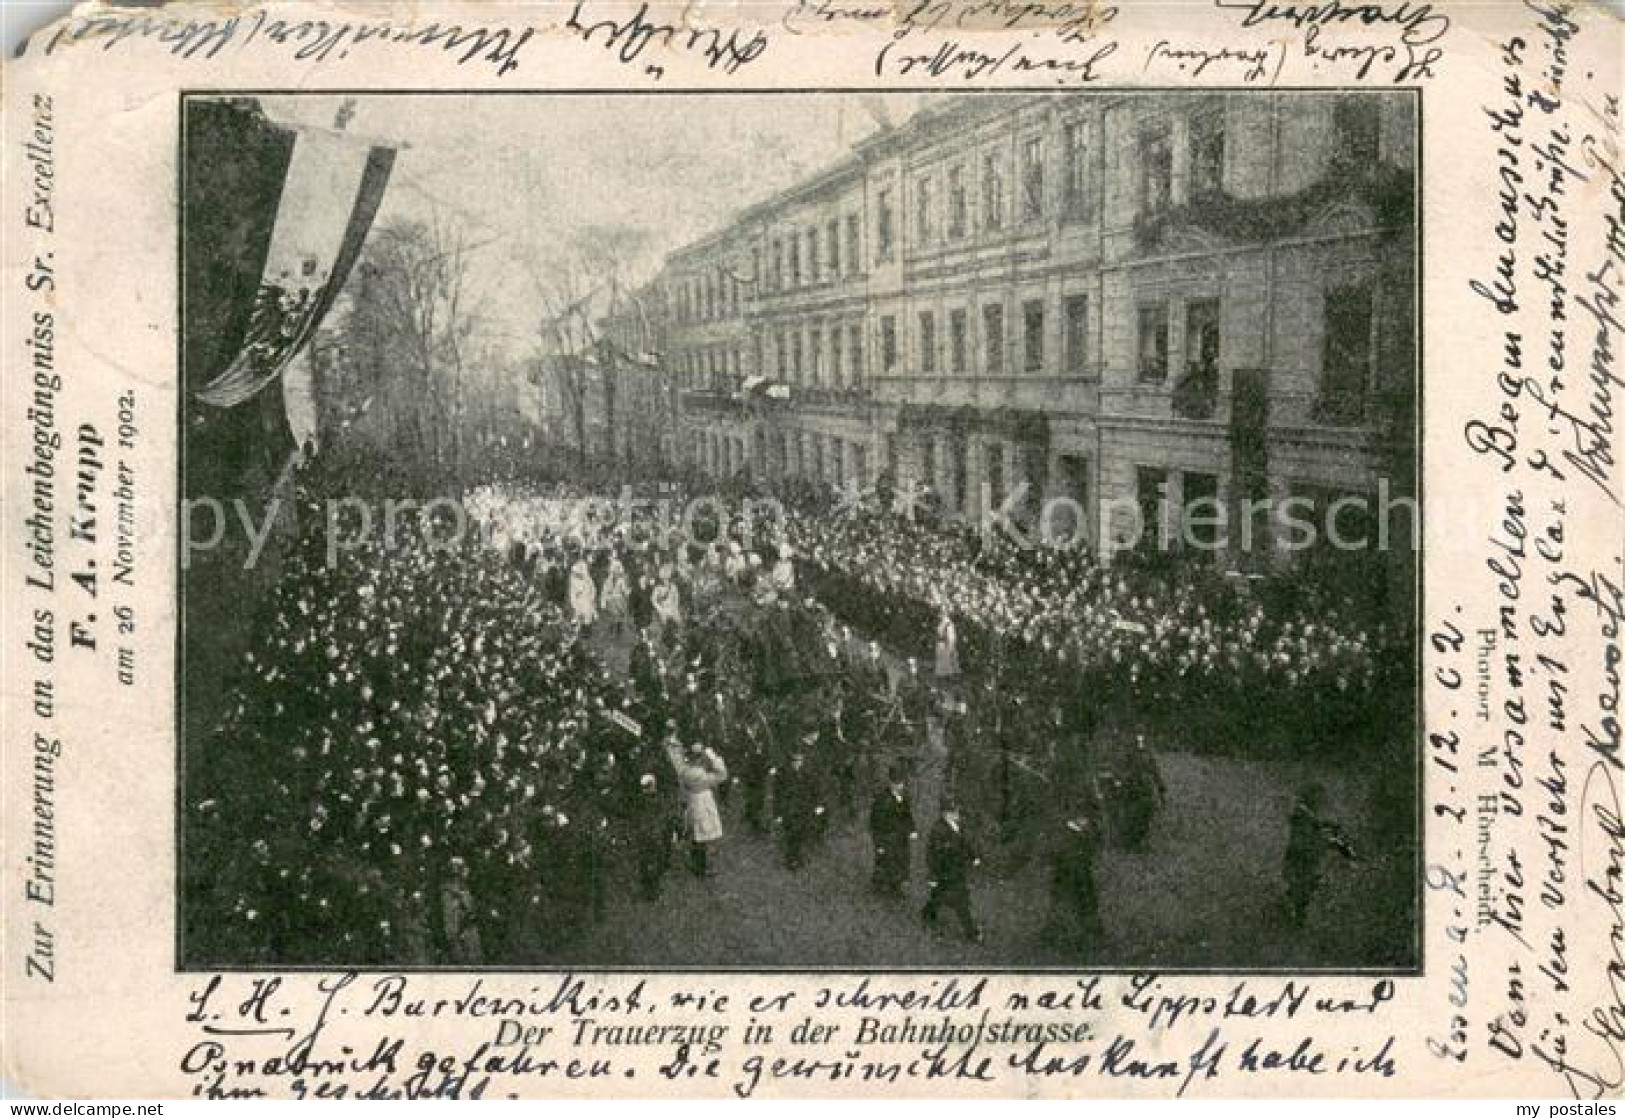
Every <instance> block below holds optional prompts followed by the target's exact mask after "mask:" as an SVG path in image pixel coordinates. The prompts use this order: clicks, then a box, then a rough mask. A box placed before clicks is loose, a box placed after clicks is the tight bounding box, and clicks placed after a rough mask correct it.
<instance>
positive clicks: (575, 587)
mask: <svg viewBox="0 0 1625 1118" xmlns="http://www.w3.org/2000/svg"><path fill="white" fill-rule="evenodd" d="M570 612H571V613H574V614H575V616H576V620H577V621H579V622H581V624H583V625H591V624H593V623H594V622H596V621H597V620H598V587H597V586H596V585H595V584H594V583H593V581H592V571H591V570H589V569H588V568H587V560H586V559H585V558H581V559H577V560H576V561H575V563H574V564H572V565H571V567H570Z"/></svg>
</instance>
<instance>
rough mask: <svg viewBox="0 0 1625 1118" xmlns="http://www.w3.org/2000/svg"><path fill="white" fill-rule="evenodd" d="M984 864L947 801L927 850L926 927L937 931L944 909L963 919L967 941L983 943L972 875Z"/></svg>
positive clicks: (945, 798) (962, 924)
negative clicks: (972, 897)
mask: <svg viewBox="0 0 1625 1118" xmlns="http://www.w3.org/2000/svg"><path fill="white" fill-rule="evenodd" d="M980 864H981V860H980V859H979V858H978V857H977V856H976V848H975V847H974V846H972V845H971V840H970V836H969V835H967V834H966V833H965V829H964V825H963V823H962V821H961V820H960V818H959V809H958V807H957V805H956V804H955V803H954V801H953V800H952V799H951V798H949V797H947V796H944V797H943V801H942V814H941V815H940V816H939V817H938V818H937V821H936V823H935V824H934V825H933V826H932V828H931V837H930V839H929V840H928V841H927V843H926V848H925V867H926V873H927V874H928V875H929V881H928V884H929V886H930V890H931V892H930V895H929V896H927V897H926V901H925V909H924V911H922V912H921V914H920V915H921V916H922V917H923V918H924V920H925V926H926V927H928V928H931V929H935V928H936V927H937V920H938V918H939V917H940V916H941V913H942V910H943V908H947V909H948V910H949V911H951V912H952V913H953V914H954V915H955V916H957V917H959V923H960V927H961V928H963V929H964V932H965V936H966V938H968V939H970V940H972V941H977V942H979V941H980V940H981V938H982V932H981V929H980V928H978V927H977V926H976V917H975V915H974V914H973V913H972V912H971V901H970V871H971V869H972V868H973V867H975V866H978V865H980Z"/></svg>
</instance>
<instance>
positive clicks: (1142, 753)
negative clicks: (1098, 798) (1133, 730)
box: [1119, 735, 1167, 850]
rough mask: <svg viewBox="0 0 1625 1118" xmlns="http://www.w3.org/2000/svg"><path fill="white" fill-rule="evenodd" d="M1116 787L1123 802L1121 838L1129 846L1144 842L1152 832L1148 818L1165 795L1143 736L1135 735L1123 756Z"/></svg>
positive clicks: (1155, 765) (1137, 845)
mask: <svg viewBox="0 0 1625 1118" xmlns="http://www.w3.org/2000/svg"><path fill="white" fill-rule="evenodd" d="M1121 780H1122V785H1121V788H1120V791H1119V794H1120V796H1121V805H1122V819H1123V841H1124V842H1125V843H1126V844H1127V845H1128V846H1129V848H1130V849H1133V850H1138V849H1140V848H1142V847H1143V846H1145V842H1146V839H1147V838H1149V837H1150V834H1151V821H1152V819H1153V818H1154V817H1155V816H1156V813H1157V808H1158V807H1159V806H1160V805H1161V804H1162V802H1163V800H1164V799H1165V798H1166V797H1167V787H1166V786H1165V785H1164V784H1163V781H1162V773H1161V772H1160V771H1159V770H1158V768H1157V759H1156V758H1155V757H1154V756H1152V754H1151V751H1150V750H1149V749H1147V748H1146V744H1145V737H1144V736H1143V735H1140V736H1136V737H1135V739H1134V748H1133V749H1131V750H1129V753H1128V756H1127V758H1126V759H1125V765H1124V772H1123V774H1122V778H1121Z"/></svg>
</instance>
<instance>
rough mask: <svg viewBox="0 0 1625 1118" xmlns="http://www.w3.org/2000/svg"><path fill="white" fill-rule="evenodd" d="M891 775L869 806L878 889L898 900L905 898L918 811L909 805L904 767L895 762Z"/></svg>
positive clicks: (875, 879) (875, 885) (875, 886)
mask: <svg viewBox="0 0 1625 1118" xmlns="http://www.w3.org/2000/svg"><path fill="white" fill-rule="evenodd" d="M889 776H890V780H889V783H888V784H887V786H886V787H885V788H883V789H881V790H880V791H879V792H877V793H876V794H875V798H874V802H873V803H872V804H870V806H869V838H870V839H871V841H873V843H874V847H875V870H874V877H873V879H872V884H873V885H874V890H875V892H877V893H879V894H880V895H881V896H883V897H890V898H893V899H896V898H900V897H902V895H903V885H904V883H905V882H906V881H907V880H908V866H909V853H910V845H909V844H910V843H911V842H912V841H913V839H914V808H913V806H912V805H911V804H910V803H909V802H908V776H907V772H906V771H905V770H904V768H903V766H902V765H901V764H900V763H894V764H893V765H892V769H891V772H890V774H889Z"/></svg>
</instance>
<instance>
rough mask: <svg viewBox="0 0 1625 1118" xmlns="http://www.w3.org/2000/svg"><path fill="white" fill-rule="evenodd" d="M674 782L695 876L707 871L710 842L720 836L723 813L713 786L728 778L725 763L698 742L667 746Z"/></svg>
mask: <svg viewBox="0 0 1625 1118" xmlns="http://www.w3.org/2000/svg"><path fill="white" fill-rule="evenodd" d="M668 749H669V755H670V757H671V761H672V767H673V768H674V769H676V771H677V785H678V788H679V790H681V792H682V794H683V817H684V819H685V821H686V822H687V824H688V837H689V848H688V849H689V868H690V869H691V870H693V871H694V876H695V877H707V876H709V875H710V846H711V844H712V843H714V842H716V841H717V840H718V839H720V838H722V813H721V812H719V811H718V810H717V798H716V795H715V792H714V789H715V788H716V787H717V785H719V784H721V783H722V782H723V781H724V780H727V779H728V767H727V766H726V765H725V764H723V762H722V758H721V757H719V756H717V754H716V752H715V751H714V750H711V749H706V748H705V747H704V746H702V745H700V743H699V742H691V743H690V744H689V745H688V746H687V747H686V748H679V747H677V746H676V744H675V743H672V745H671V746H668Z"/></svg>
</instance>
